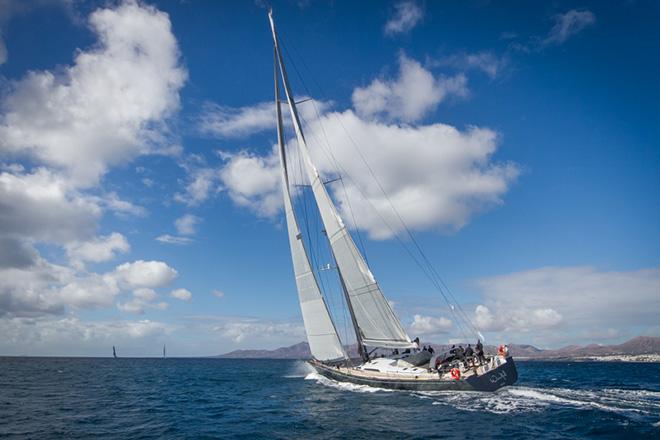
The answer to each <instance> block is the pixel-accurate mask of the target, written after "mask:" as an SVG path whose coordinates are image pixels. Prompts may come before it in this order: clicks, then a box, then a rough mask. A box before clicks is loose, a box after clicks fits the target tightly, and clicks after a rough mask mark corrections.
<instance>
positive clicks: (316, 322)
mask: <svg viewBox="0 0 660 440" xmlns="http://www.w3.org/2000/svg"><path fill="white" fill-rule="evenodd" d="M279 95H280V94H279V87H278V82H277V70H276V71H275V101H276V106H277V141H278V144H279V154H280V167H281V174H282V193H283V195H284V212H285V213H286V224H287V229H288V232H289V245H290V247H291V258H292V260H293V271H294V273H295V276H296V287H297V288H298V300H299V301H300V309H301V311H302V316H303V322H304V323H305V332H306V333H307V341H308V342H309V349H310V351H311V352H312V356H314V358H315V359H318V360H320V361H330V360H337V359H344V358H347V356H346V352H345V351H344V349H343V347H342V344H341V342H340V340H339V336H338V335H337V330H336V329H335V326H334V324H333V322H332V319H331V318H330V314H329V313H328V308H327V306H326V304H325V301H324V300H323V296H322V295H321V291H320V289H319V286H318V283H317V281H316V277H315V276H314V272H312V268H311V266H310V264H309V258H308V257H307V252H306V251H305V246H304V244H303V241H302V238H301V234H300V228H299V227H298V222H297V221H296V216H295V213H294V211H293V206H292V203H291V192H290V191H289V178H288V173H287V168H286V155H285V150H284V137H283V133H282V112H281V109H280V101H279Z"/></svg>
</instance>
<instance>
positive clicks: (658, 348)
mask: <svg viewBox="0 0 660 440" xmlns="http://www.w3.org/2000/svg"><path fill="white" fill-rule="evenodd" d="M425 344H426V345H428V344H429V343H425ZM430 345H432V346H433V348H434V349H435V350H436V351H445V350H448V349H449V348H450V347H451V346H450V345H447V344H433V343H431V344H430ZM485 349H486V351H487V352H490V353H494V352H496V351H497V350H496V347H494V346H486V347H485ZM509 350H510V352H511V354H512V355H513V356H514V357H518V358H521V359H531V360H588V359H594V360H599V358H603V359H602V360H636V359H635V358H632V359H628V358H629V357H640V360H654V359H656V358H658V357H660V337H653V336H638V337H636V338H633V339H631V340H629V341H627V342H624V343H622V344H617V345H598V344H590V345H586V346H577V345H571V346H567V347H562V348H559V349H553V350H543V349H540V348H537V347H534V346H533V345H528V344H509ZM349 352H355V348H354V347H349ZM645 355H648V356H645ZM622 356H623V358H622ZM215 357H219V358H226V359H309V358H311V353H310V351H309V345H308V344H307V342H299V343H298V344H294V345H291V346H289V347H280V348H276V349H274V350H235V351H232V352H229V353H226V354H222V355H218V356H215Z"/></svg>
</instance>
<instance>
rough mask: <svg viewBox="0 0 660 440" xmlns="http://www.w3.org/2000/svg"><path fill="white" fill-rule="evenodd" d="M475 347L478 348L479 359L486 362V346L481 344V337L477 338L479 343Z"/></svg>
mask: <svg viewBox="0 0 660 440" xmlns="http://www.w3.org/2000/svg"><path fill="white" fill-rule="evenodd" d="M475 348H476V349H477V359H478V360H479V362H486V357H485V356H484V346H483V345H482V344H481V340H480V339H477V345H476V346H475Z"/></svg>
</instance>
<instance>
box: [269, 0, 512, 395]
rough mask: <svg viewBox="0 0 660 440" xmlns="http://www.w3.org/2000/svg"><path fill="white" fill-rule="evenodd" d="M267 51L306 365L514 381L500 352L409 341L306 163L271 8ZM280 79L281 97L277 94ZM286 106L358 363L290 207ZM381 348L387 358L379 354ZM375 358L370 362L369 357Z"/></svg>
mask: <svg viewBox="0 0 660 440" xmlns="http://www.w3.org/2000/svg"><path fill="white" fill-rule="evenodd" d="M268 16H269V21H270V27H271V31H272V37H273V43H274V51H275V61H274V69H275V76H274V82H275V107H276V116H277V140H278V151H279V159H280V171H281V185H282V193H283V196H284V211H285V216H286V223H287V232H288V237H289V245H290V249H291V257H292V261H293V270H294V274H295V281H296V287H297V290H298V299H299V302H300V308H301V311H302V317H303V321H304V325H305V331H306V333H307V340H308V342H309V347H310V351H311V353H312V356H313V359H312V360H311V361H309V363H310V365H311V366H312V367H313V368H314V369H315V370H316V371H317V372H318V373H319V374H321V375H323V376H325V377H327V378H330V379H333V380H336V381H340V382H351V383H355V384H361V385H369V386H375V387H382V388H390V389H400V390H419V391H431V390H473V391H495V390H497V389H498V388H501V387H503V386H507V385H511V384H513V383H515V382H516V380H517V377H518V374H517V371H516V366H515V363H514V361H513V358H512V357H511V356H509V355H508V351H507V350H505V349H504V346H502V347H501V349H500V352H499V354H498V355H496V356H491V357H488V358H486V357H484V356H481V357H480V358H479V359H474V358H472V359H469V358H467V357H465V356H461V355H460V354H459V353H456V352H455V353H454V355H453V359H452V358H451V356H450V357H448V358H442V359H440V358H439V355H437V354H436V355H435V356H434V355H433V354H432V353H431V351H429V350H420V347H419V340H415V341H413V340H411V338H410V337H409V336H408V334H407V333H406V331H405V329H404V328H403V326H402V325H401V322H400V321H399V319H398V318H397V317H396V315H395V314H394V311H393V310H392V307H391V306H390V304H389V302H388V301H387V299H386V298H385V296H384V295H383V292H382V290H381V288H380V286H379V284H378V283H377V281H376V279H375V277H374V275H373V273H372V272H371V270H370V268H369V266H368V265H367V262H366V260H365V258H364V256H363V255H362V253H361V252H360V250H359V249H358V247H357V246H356V244H355V242H354V241H353V238H352V236H351V234H350V232H349V231H348V229H347V227H346V226H345V224H344V222H343V221H342V219H341V217H340V215H339V213H338V211H337V208H336V207H335V204H334V202H333V200H332V199H331V197H330V195H329V193H328V191H327V189H326V187H325V183H324V182H323V180H322V179H321V176H320V174H319V172H318V170H317V168H316V166H315V164H314V162H313V161H312V157H311V155H310V150H309V148H308V145H307V142H306V140H305V135H304V132H303V128H302V125H301V122H300V121H301V119H300V117H299V113H298V109H297V106H296V102H295V99H294V95H293V92H292V91H291V86H290V84H289V79H288V76H287V71H286V67H285V65H284V58H283V56H282V52H281V50H280V40H279V37H278V33H277V31H276V28H275V21H274V19H273V13H272V10H271V11H270V12H269V14H268ZM280 82H281V85H282V86H283V88H284V97H281V96H280ZM283 103H286V105H287V107H288V110H289V113H290V116H291V121H292V125H293V129H294V131H295V136H296V141H297V148H298V150H297V153H298V158H299V159H300V161H301V162H302V165H301V166H302V168H303V169H304V173H305V175H306V178H307V179H308V183H309V184H310V186H311V192H312V194H313V197H314V200H315V203H316V206H317V208H318V213H319V215H320V218H321V221H322V223H323V228H324V236H325V238H326V239H327V241H328V243H329V249H330V252H331V254H332V257H333V259H334V263H335V266H336V271H337V275H338V278H339V282H340V284H341V290H342V292H343V296H344V298H345V301H346V306H347V308H348V311H349V314H350V322H351V325H352V327H353V331H354V332H355V338H356V341H357V349H358V352H359V355H360V357H359V359H351V358H350V357H349V355H348V353H347V350H346V347H345V345H344V344H343V343H342V341H341V339H340V336H339V333H338V332H337V327H336V326H335V323H334V322H333V319H332V317H331V314H330V312H329V309H328V307H327V304H326V301H325V299H324V296H323V294H322V292H321V289H320V288H319V282H318V280H317V276H316V274H315V272H314V271H313V270H312V266H311V264H310V258H309V252H308V249H307V246H309V244H306V243H305V241H304V240H303V236H302V234H301V229H300V227H299V222H298V218H297V214H296V212H295V210H294V207H293V193H292V191H291V182H290V179H289V176H290V175H289V164H288V163H287V151H286V148H285V147H286V145H285V140H284V127H283V119H282V104H283ZM384 351H387V352H388V353H387V355H385V354H384V353H383V352H384ZM377 352H380V353H381V354H380V355H378V357H376V355H374V353H377Z"/></svg>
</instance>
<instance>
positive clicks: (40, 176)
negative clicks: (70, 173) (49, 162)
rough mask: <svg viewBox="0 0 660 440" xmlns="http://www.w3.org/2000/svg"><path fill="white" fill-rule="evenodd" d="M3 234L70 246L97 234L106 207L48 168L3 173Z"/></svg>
mask: <svg viewBox="0 0 660 440" xmlns="http://www.w3.org/2000/svg"><path fill="white" fill-rule="evenodd" d="M0 212H1V213H2V214H1V215H0V231H2V233H3V234H13V235H20V236H26V237H30V238H31V239H34V240H40V241H52V242H57V243H66V242H68V241H72V240H76V239H79V238H81V237H89V236H92V235H93V234H94V230H95V227H96V222H97V220H98V219H99V218H100V216H101V213H102V208H101V207H100V206H99V203H98V200H97V199H95V198H93V197H89V196H84V195H83V194H81V193H79V192H77V191H75V189H74V188H72V187H71V185H70V183H69V181H68V180H67V179H64V178H63V177H62V176H60V175H57V174H55V173H53V172H51V171H49V170H47V169H45V168H38V169H37V170H35V171H34V172H32V173H17V174H13V173H11V172H2V173H0Z"/></svg>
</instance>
